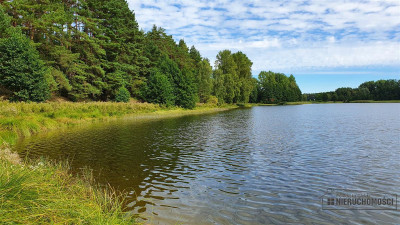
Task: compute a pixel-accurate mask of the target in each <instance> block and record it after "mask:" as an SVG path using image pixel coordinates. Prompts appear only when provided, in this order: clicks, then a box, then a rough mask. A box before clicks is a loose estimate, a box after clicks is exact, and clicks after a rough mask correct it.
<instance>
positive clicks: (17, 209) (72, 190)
mask: <svg viewBox="0 0 400 225" xmlns="http://www.w3.org/2000/svg"><path fill="white" fill-rule="evenodd" d="M236 108H239V106H236V105H222V106H216V105H207V104H203V105H198V106H197V107H196V108H195V109H193V110H186V109H182V108H176V107H175V108H163V107H160V106H158V105H154V104H147V103H102V102H91V103H71V102H66V103H9V102H5V101H0V171H1V172H0V201H1V202H2V207H0V222H6V223H22V224H24V223H30V222H32V221H35V223H36V222H37V223H76V224H80V223H93V224H137V223H138V222H137V221H136V218H135V217H133V216H130V215H128V214H127V213H126V212H124V207H123V205H124V204H123V201H124V200H123V197H124V196H123V195H122V194H121V193H116V192H115V191H114V190H113V189H112V188H111V187H101V186H99V184H97V183H96V181H95V180H94V179H93V177H92V175H91V172H90V171H89V170H85V171H83V172H82V174H78V175H76V176H72V175H71V173H70V172H69V171H70V167H69V165H68V162H53V161H50V160H46V159H40V160H27V159H24V160H23V159H21V158H20V157H19V155H18V154H17V153H15V152H13V151H12V150H11V147H12V146H13V145H14V144H15V143H16V142H17V140H19V139H20V138H26V137H29V136H31V135H35V134H39V133H45V132H49V131H54V132H57V131H56V130H57V129H64V128H65V129H69V128H72V127H78V126H87V125H91V124H95V123H99V122H107V121H115V120H132V119H135V120H142V119H159V118H173V117H180V116H187V115H201V114H210V113H218V112H222V111H227V110H231V109H236Z"/></svg>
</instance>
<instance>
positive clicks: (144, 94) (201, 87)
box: [0, 0, 301, 108]
mask: <svg viewBox="0 0 400 225" xmlns="http://www.w3.org/2000/svg"><path fill="white" fill-rule="evenodd" d="M0 53H1V54H0V95H2V96H6V98H7V99H9V100H11V101H35V102H42V101H46V100H48V99H51V98H54V97H62V98H66V99H68V100H70V101H116V102H127V101H129V99H130V98H131V97H133V98H135V99H138V100H140V101H143V102H149V103H157V104H161V105H166V106H173V105H176V106H180V107H183V108H193V107H194V106H195V104H196V103H198V102H200V103H207V102H213V103H219V104H222V103H229V104H230V103H247V102H262V103H277V102H286V101H300V100H301V91H300V89H299V87H298V85H297V84H296V81H295V78H294V77H293V75H291V76H289V77H287V76H286V75H284V74H281V73H273V72H271V71H269V72H265V71H263V72H261V73H260V74H259V77H258V79H255V78H253V76H252V70H251V67H252V64H253V63H252V62H251V60H250V59H249V58H248V57H247V56H246V55H245V54H244V53H243V52H236V53H233V52H231V51H230V50H222V51H220V52H219V53H218V55H217V56H216V61H215V63H214V67H212V66H211V63H210V61H209V60H208V59H207V58H204V57H202V56H201V54H200V52H199V51H198V50H197V49H196V48H195V47H194V46H191V47H190V48H189V47H188V46H187V44H186V43H185V41H184V40H180V41H179V42H178V43H176V42H175V40H174V39H173V37H172V36H171V35H168V34H167V33H166V31H165V30H164V29H163V28H161V27H157V26H156V25H154V26H153V28H152V29H151V30H150V31H148V32H144V31H143V30H140V29H139V24H138V23H137V21H136V18H135V13H134V12H133V11H131V10H130V9H129V7H128V4H127V2H126V1H125V0H111V1H108V0H107V1H106V0H83V1H78V0H45V1H40V4H38V1H35V0H12V1H11V0H9V1H4V0H0Z"/></svg>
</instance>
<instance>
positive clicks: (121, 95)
mask: <svg viewBox="0 0 400 225" xmlns="http://www.w3.org/2000/svg"><path fill="white" fill-rule="evenodd" d="M130 98H131V94H130V93H129V91H128V89H126V88H125V87H120V88H119V89H118V91H117V94H116V95H115V101H116V102H129V99H130Z"/></svg>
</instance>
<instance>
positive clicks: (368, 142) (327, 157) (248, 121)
mask: <svg viewBox="0 0 400 225" xmlns="http://www.w3.org/2000/svg"><path fill="white" fill-rule="evenodd" d="M399 106H400V104H334V105H302V106H281V107H255V108H252V109H241V110H234V111H230V112H226V113H220V114H213V115H203V116H186V117H181V118H172V119H161V120H146V121H130V120H123V121H119V122H112V123H109V124H106V125H105V124H100V125H95V126H92V127H89V128H83V129H73V130H68V131H65V132H63V133H62V135H60V134H59V133H54V134H46V135H41V136H36V137H33V138H30V139H28V140H24V141H22V142H21V143H19V144H18V146H17V149H18V150H19V151H20V152H21V154H27V152H29V154H30V155H32V156H38V155H46V156H49V157H51V158H55V159H65V158H69V159H73V163H72V166H73V167H74V168H76V169H78V168H80V167H84V166H90V168H92V169H93V170H94V173H95V175H96V177H97V178H98V180H99V181H100V182H102V183H110V184H111V185H112V186H113V187H115V188H117V189H120V190H125V191H127V192H128V197H127V198H128V199H127V200H128V201H127V202H128V205H127V207H128V210H130V211H131V212H133V213H141V215H142V216H144V217H146V218H148V219H150V220H151V222H152V223H156V224H157V223H161V224H168V223H176V222H183V223H190V224H214V223H217V224H232V223H234V224H266V223H307V224H308V223H317V224H324V223H325V224H329V223H332V222H334V223H363V224H365V223H367V224H368V223H370V224H373V223H396V222H398V221H400V214H399V212H393V211H376V212H373V211H322V210H321V203H320V199H319V197H320V196H321V195H322V194H323V193H324V192H325V191H326V190H327V188H349V189H361V190H369V191H378V192H379V191H385V192H389V193H398V187H400V181H399V180H398V179H395V178H397V177H400V164H399V163H398V162H399V159H400V158H399V156H400V147H399V146H400V138H399V133H400V121H399V118H398V115H399V113H400V107H399Z"/></svg>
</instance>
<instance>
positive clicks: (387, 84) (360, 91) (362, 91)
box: [302, 79, 400, 102]
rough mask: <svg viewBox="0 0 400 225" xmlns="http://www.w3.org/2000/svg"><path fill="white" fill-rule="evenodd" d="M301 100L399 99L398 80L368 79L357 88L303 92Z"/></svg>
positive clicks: (399, 81)
mask: <svg viewBox="0 0 400 225" xmlns="http://www.w3.org/2000/svg"><path fill="white" fill-rule="evenodd" d="M302 100H303V101H318V102H327V101H334V102H336V101H342V102H350V101H357V100H375V101H382V100H400V80H394V79H391V80H378V81H368V82H364V83H362V84H360V86H359V87H358V88H350V87H342V88H338V89H336V90H335V91H331V92H321V93H312V94H303V96H302Z"/></svg>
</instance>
